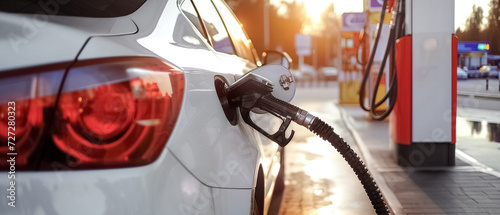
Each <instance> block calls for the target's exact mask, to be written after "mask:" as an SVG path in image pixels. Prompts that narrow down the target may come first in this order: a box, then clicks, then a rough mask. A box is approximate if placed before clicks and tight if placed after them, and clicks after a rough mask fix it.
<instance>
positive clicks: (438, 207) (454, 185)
mask: <svg viewBox="0 0 500 215" xmlns="http://www.w3.org/2000/svg"><path fill="white" fill-rule="evenodd" d="M340 109H341V110H342V113H343V119H344V122H345V124H346V127H347V128H348V129H349V130H350V131H351V133H352V136H353V137H354V139H355V140H356V142H357V144H358V146H359V148H360V151H361V154H362V156H363V158H364V159H365V161H366V163H367V165H368V168H369V169H370V171H371V173H372V174H373V176H374V178H375V180H376V181H377V183H378V185H379V187H380V189H381V191H382V193H383V195H384V197H385V198H386V200H387V202H388V204H389V207H390V208H391V210H392V212H393V213H395V214H500V174H499V173H498V172H495V171H494V170H492V169H491V168H488V167H487V166H485V165H483V164H481V163H479V162H477V161H476V160H474V159H473V158H471V157H470V156H468V155H467V154H465V153H463V152H462V151H460V150H457V152H456V159H457V160H456V166H455V167H443V168H425V169H424V168H401V167H399V166H398V165H397V164H396V162H395V160H394V159H393V156H392V150H391V147H390V144H389V132H388V129H389V128H388V127H389V124H388V123H387V122H378V121H369V120H367V114H366V113H365V112H363V111H362V110H361V109H360V108H359V107H356V106H352V107H349V106H343V107H340ZM461 141H475V140H474V139H470V138H469V139H461V137H460V136H457V144H460V142H461ZM493 144H494V143H493ZM497 154H498V155H500V152H499V153H497ZM489 156H493V155H489ZM493 159H495V158H493ZM498 161H499V162H500V158H499V160H498Z"/></svg>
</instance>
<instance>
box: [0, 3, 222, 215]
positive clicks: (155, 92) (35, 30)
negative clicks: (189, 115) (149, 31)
mask: <svg viewBox="0 0 500 215" xmlns="http://www.w3.org/2000/svg"><path fill="white" fill-rule="evenodd" d="M8 3H10V4H8ZM155 3H156V2H155ZM5 4H6V5H3V3H2V7H1V8H2V9H1V10H2V11H3V12H0V28H1V29H2V31H1V32H2V33H1V34H2V37H0V38H1V39H0V47H1V50H2V51H1V53H0V57H1V61H2V64H0V90H1V92H2V93H1V94H0V142H1V144H0V158H1V159H0V171H1V172H2V174H1V175H2V177H1V178H0V188H1V190H2V194H1V195H3V196H6V198H2V200H0V211H1V214H7V215H10V214H16V215H18V214H159V213H164V212H165V211H171V212H172V213H175V214H180V213H182V212H185V213H194V212H193V211H204V213H206V214H213V213H214V207H213V204H209V202H210V201H206V202H205V203H203V201H205V200H206V199H207V198H208V196H211V190H210V189H209V188H208V187H207V186H205V185H203V184H202V183H201V182H199V181H198V180H197V179H196V178H195V177H194V176H193V175H192V174H190V173H189V172H188V171H187V170H186V169H185V168H184V167H183V165H181V164H180V163H179V161H178V160H177V159H176V158H175V157H174V156H173V155H172V154H171V153H170V152H169V151H168V150H166V149H165V145H166V144H167V142H168V140H169V138H170V137H171V136H172V133H173V132H174V127H175V125H176V121H177V119H178V116H179V112H180V109H181V105H182V103H183V96H184V88H185V78H184V74H183V72H182V71H181V70H180V69H179V68H178V67H176V66H174V65H173V64H171V63H169V62H167V61H165V60H163V59H161V58H158V57H154V56H102V57H99V58H94V59H86V60H77V59H78V56H79V54H80V53H81V52H82V50H83V49H84V47H85V45H86V44H87V43H88V42H89V40H91V38H93V37H96V36H99V37H112V36H124V35H131V34H135V33H137V31H138V28H137V26H136V25H135V23H134V22H133V21H131V20H130V19H128V18H126V17H119V16H124V15H127V14H129V13H132V12H134V11H135V10H137V9H138V8H139V7H141V6H142V5H143V4H144V1H143V0H142V1H128V2H126V3H123V2H105V3H104V2H98V1H95V2H88V3H85V4H84V3H83V2H82V1H64V2H63V1H40V2H38V3H33V4H31V3H24V2H22V3H18V2H13V1H12V2H5ZM156 6H158V7H161V6H162V5H156ZM163 6H164V5H163ZM166 200H168V201H166ZM197 201H198V202H199V204H197V205H198V206H199V207H200V208H193V207H192V205H193V202H197Z"/></svg>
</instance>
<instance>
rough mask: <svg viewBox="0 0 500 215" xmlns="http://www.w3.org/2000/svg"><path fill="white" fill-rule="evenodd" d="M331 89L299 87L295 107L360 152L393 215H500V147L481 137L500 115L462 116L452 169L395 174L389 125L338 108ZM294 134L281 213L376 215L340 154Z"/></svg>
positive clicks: (470, 112)
mask: <svg viewBox="0 0 500 215" xmlns="http://www.w3.org/2000/svg"><path fill="white" fill-rule="evenodd" d="M336 90H337V87H336V85H335V84H332V83H330V84H329V86H328V87H311V86H308V87H301V88H299V89H298V90H297V95H296V99H294V101H293V102H294V103H295V104H298V105H299V106H301V107H304V108H305V109H307V110H309V111H312V112H314V114H315V115H318V116H320V117H321V118H324V119H326V121H327V122H328V123H330V124H331V125H333V126H334V127H335V128H336V131H337V132H338V133H339V134H340V135H341V136H343V137H344V138H345V139H346V140H347V141H348V142H349V143H350V144H351V145H352V146H354V148H355V149H357V150H358V151H361V152H362V153H361V154H362V155H363V157H364V159H365V161H366V162H367V164H368V166H369V169H370V171H371V172H372V173H373V175H374V177H375V179H376V180H377V183H378V184H379V187H380V188H381V190H382V192H383V194H384V196H385V197H386V199H387V200H388V203H389V204H390V206H391V208H392V209H393V211H394V212H395V213H396V214H500V204H499V203H500V178H499V177H500V174H499V173H498V170H499V169H500V158H499V157H500V150H499V149H500V144H499V143H494V142H491V141H490V140H491V139H489V138H490V136H488V135H487V134H486V133H488V132H487V131H488V129H489V128H490V127H488V126H489V124H488V122H492V121H494V120H495V118H496V117H498V119H499V122H498V123H500V115H499V113H500V112H498V111H485V110H481V109H470V108H469V109H463V108H460V109H459V111H458V114H459V117H460V118H459V120H458V124H461V125H460V126H458V125H457V126H458V127H459V128H462V129H463V130H461V131H460V132H459V133H458V135H457V148H458V149H459V150H457V166H456V167H451V168H433V169H432V168H428V169H415V168H400V167H399V166H397V165H396V164H395V161H394V159H393V158H392V150H391V147H390V145H389V137H388V123H387V122H373V121H369V120H367V117H366V116H367V115H366V113H364V112H363V111H361V110H360V108H359V107H357V106H352V107H348V106H347V107H339V106H337V105H335V100H336V99H337V95H338V92H337V91H336ZM473 122H479V124H481V125H482V130H481V129H479V130H478V124H477V123H473ZM479 127H481V126H479ZM295 129H296V130H297V131H298V132H297V136H296V137H295V142H292V143H290V145H289V146H287V148H286V158H287V160H286V164H285V165H286V181H287V182H286V183H287V186H286V188H285V191H284V195H283V198H282V201H281V204H282V205H281V210H280V211H279V214H332V213H337V214H370V213H371V214H373V210H372V208H371V205H370V204H369V202H368V199H367V197H366V195H364V192H363V190H362V188H361V186H360V185H359V182H357V180H356V178H355V176H354V175H353V174H352V172H351V171H350V169H349V167H348V166H347V165H346V164H345V162H344V161H343V159H342V158H341V157H340V156H339V155H338V153H336V152H335V151H332V148H331V147H330V146H329V145H328V144H327V143H324V142H323V141H321V140H319V139H317V138H315V137H314V136H313V135H312V134H311V133H309V132H308V131H306V130H301V128H295ZM459 130H460V129H459ZM485 130H487V131H486V132H485ZM351 132H352V133H351ZM499 133H500V132H499ZM499 136H500V134H499ZM357 144H358V145H357ZM495 164H496V165H495ZM490 167H491V168H490ZM331 170H334V171H331ZM495 170H497V171H495ZM354 182H356V183H354Z"/></svg>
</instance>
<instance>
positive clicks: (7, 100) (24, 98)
mask: <svg viewBox="0 0 500 215" xmlns="http://www.w3.org/2000/svg"><path fill="white" fill-rule="evenodd" d="M26 73H27V74H26ZM10 74H16V75H17V74H25V75H17V76H10V77H5V78H2V79H0V91H1V92H2V93H0V154H1V155H2V156H0V157H1V158H2V159H0V169H1V170H7V169H10V167H11V163H10V162H7V160H10V159H11V158H13V157H15V163H12V166H14V165H15V166H14V167H15V169H18V170H22V169H33V168H34V166H35V165H36V164H35V163H34V162H32V163H29V162H28V159H29V158H30V157H31V156H32V155H33V154H34V152H35V151H36V150H35V149H39V148H40V143H41V142H42V137H43V135H44V133H45V132H46V131H47V130H48V128H47V126H46V123H45V122H46V121H48V120H49V119H47V116H48V114H47V113H48V112H50V111H51V108H52V107H53V106H54V102H55V98H56V96H55V95H56V94H57V91H58V88H59V86H60V83H61V80H62V77H63V75H64V66H63V65H56V66H53V67H51V68H50V70H49V71H47V68H45V67H44V68H30V69H28V70H23V71H21V70H19V71H12V72H11V73H10ZM4 156H6V157H4ZM4 158H6V159H4Z"/></svg>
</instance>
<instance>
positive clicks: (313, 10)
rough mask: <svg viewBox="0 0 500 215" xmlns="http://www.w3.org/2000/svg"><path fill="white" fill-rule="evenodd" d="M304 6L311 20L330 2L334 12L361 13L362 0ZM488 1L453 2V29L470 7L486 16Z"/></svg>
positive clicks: (314, 0)
mask: <svg viewBox="0 0 500 215" xmlns="http://www.w3.org/2000/svg"><path fill="white" fill-rule="evenodd" d="M302 1H304V3H305V4H306V7H307V14H308V15H309V16H311V18H312V19H313V20H314V19H319V16H318V15H319V14H320V13H321V11H322V9H323V8H325V7H326V6H327V5H328V4H329V3H330V2H334V5H335V12H336V13H337V14H342V13H344V12H362V11H363V0H302ZM488 2H490V0H455V29H457V28H458V27H459V26H461V25H463V23H464V22H465V20H466V19H467V17H468V16H469V14H470V13H471V12H472V5H474V4H475V5H476V6H481V7H482V8H483V11H484V16H485V17H486V16H488V11H489V9H490V7H489V6H488Z"/></svg>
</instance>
